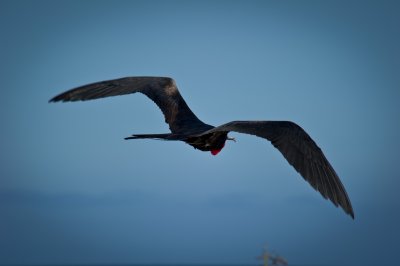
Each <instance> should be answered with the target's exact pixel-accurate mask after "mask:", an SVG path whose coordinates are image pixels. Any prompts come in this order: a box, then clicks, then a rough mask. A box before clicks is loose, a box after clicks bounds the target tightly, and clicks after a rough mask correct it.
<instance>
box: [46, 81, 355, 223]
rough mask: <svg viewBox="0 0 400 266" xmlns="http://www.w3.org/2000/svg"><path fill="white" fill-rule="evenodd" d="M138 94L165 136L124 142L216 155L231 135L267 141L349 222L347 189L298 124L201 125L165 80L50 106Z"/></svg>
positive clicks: (119, 84)
mask: <svg viewBox="0 0 400 266" xmlns="http://www.w3.org/2000/svg"><path fill="white" fill-rule="evenodd" d="M136 92H140V93H143V94H145V95H146V96H147V97H149V98H150V99H151V100H153V101H154V102H155V103H156V105H157V106H158V107H159V108H160V109H161V111H162V112H163V114H164V117H165V122H166V123H167V124H168V125H169V128H170V130H171V132H170V133H163V134H134V135H131V136H129V137H127V138H125V139H161V140H171V141H184V142H186V143H187V144H189V145H191V146H193V147H194V148H196V149H199V150H202V151H210V152H211V153H212V154H213V155H217V154H218V153H219V152H220V151H221V150H222V148H224V146H225V142H226V141H227V140H234V139H233V138H230V137H228V133H229V132H230V131H234V132H239V133H245V134H251V135H255V136H258V137H261V138H264V139H267V140H269V141H270V142H271V143H272V145H273V146H275V148H277V149H278V150H279V151H280V152H281V153H282V155H283V156H284V157H285V158H286V160H287V161H288V162H289V164H291V165H292V166H293V167H294V168H295V169H296V171H297V172H299V173H300V175H301V176H302V177H303V178H304V179H305V180H306V181H307V182H308V183H310V185H311V186H312V187H313V188H314V189H315V190H317V191H319V192H320V193H321V195H322V196H323V197H324V198H325V199H329V200H330V201H332V202H333V204H334V205H335V206H336V207H337V206H341V207H342V208H343V210H344V211H345V212H346V213H347V214H349V215H350V216H351V217H352V218H353V219H354V212H353V208H352V206H351V203H350V199H349V197H348V196H347V193H346V190H345V188H344V186H343V184H342V182H341V181H340V179H339V177H338V175H337V174H336V172H335V170H334V169H333V167H332V166H331V164H330V163H329V162H328V160H327V159H326V157H325V155H324V154H323V152H322V150H321V149H320V148H319V147H318V146H317V144H316V143H315V142H314V141H313V140H312V139H311V137H310V136H309V135H308V134H307V133H306V132H305V131H304V130H303V129H302V128H301V127H300V126H298V125H297V124H295V123H293V122H290V121H232V122H229V123H226V124H223V125H220V126H217V127H214V126H212V125H209V124H206V123H204V122H202V121H201V120H200V119H199V118H197V116H196V115H195V114H194V113H193V112H192V110H190V108H189V106H188V105H187V104H186V102H185V100H184V99H183V98H182V96H181V94H180V93H179V90H178V88H177V86H176V83H175V81H174V80H173V79H172V78H169V77H125V78H119V79H113V80H106V81H101V82H96V83H91V84H88V85H84V86H81V87H77V88H75V89H71V90H69V91H66V92H64V93H61V94H60V95H58V96H55V97H54V98H52V99H51V100H50V102H59V101H63V102H68V101H86V100H93V99H98V98H104V97H109V96H116V95H125V94H131V93H136Z"/></svg>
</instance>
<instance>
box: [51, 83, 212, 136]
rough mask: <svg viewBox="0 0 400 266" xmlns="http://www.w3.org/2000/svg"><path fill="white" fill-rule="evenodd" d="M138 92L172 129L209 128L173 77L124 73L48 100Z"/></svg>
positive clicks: (179, 130)
mask: <svg viewBox="0 0 400 266" xmlns="http://www.w3.org/2000/svg"><path fill="white" fill-rule="evenodd" d="M136 92H140V93H143V94H145V95H146V96H147V97H149V98H150V99H151V100H153V101H154V102H155V103H156V104H157V105H158V107H159V108H160V109H161V111H162V112H163V114H164V116H165V122H166V123H168V124H169V128H170V129H171V131H172V133H177V134H179V133H185V132H196V131H197V132H198V131H199V130H198V129H202V130H207V129H210V128H212V126H209V125H207V124H204V123H203V122H202V121H201V120H200V119H198V118H197V117H196V115H195V114H194V113H193V112H192V110H190V108H189V106H188V105H187V104H186V102H185V100H184V99H183V98H182V96H181V94H180V93H179V91H178V88H177V86H176V84H175V81H174V80H173V79H172V78H167V77H126V78H120V79H114V80H106V81H101V82H96V83H92V84H88V85H84V86H81V87H78V88H75V89H72V90H69V91H66V92H64V93H62V94H60V95H57V96H55V97H54V98H52V99H51V100H50V102H58V101H63V102H68V101H86V100H93V99H98V98H104V97H109V96H116V95H124V94H130V93H136Z"/></svg>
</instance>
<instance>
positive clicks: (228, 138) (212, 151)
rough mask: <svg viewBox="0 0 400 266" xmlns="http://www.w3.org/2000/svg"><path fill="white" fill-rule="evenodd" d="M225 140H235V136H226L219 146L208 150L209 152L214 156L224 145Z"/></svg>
mask: <svg viewBox="0 0 400 266" xmlns="http://www.w3.org/2000/svg"><path fill="white" fill-rule="evenodd" d="M226 140H232V141H234V142H236V139H235V138H231V137H228V136H227V137H226V139H225V140H224V141H223V142H221V145H220V146H219V147H216V148H215V149H212V150H211V151H210V152H211V154H212V155H214V156H215V155H217V154H218V153H219V152H220V151H221V150H222V149H223V148H224V147H225V141H226Z"/></svg>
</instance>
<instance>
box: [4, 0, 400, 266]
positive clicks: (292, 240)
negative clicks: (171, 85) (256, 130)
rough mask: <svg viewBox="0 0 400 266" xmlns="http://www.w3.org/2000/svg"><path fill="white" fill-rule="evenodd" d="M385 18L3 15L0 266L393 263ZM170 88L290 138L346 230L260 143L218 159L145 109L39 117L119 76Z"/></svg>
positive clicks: (8, 6)
mask: <svg viewBox="0 0 400 266" xmlns="http://www.w3.org/2000/svg"><path fill="white" fill-rule="evenodd" d="M399 11H400V8H399V4H398V3H396V2H395V1H376V2H370V1H362V2H361V1H359V2H356V1H346V2H337V1H301V2H300V1H284V2H283V1H229V2H228V1H209V2H207V1H159V2H157V1H68V2H67V1H57V2H54V1H35V2H33V1H1V2H0V32H1V35H0V36H1V37H0V38H1V50H0V55H1V61H0V75H1V80H2V89H1V91H2V97H0V123H1V131H2V138H0V166H1V167H0V178H1V179H0V181H1V182H0V212H1V219H0V235H1V237H0V264H18V263H19V264H21V263H23V264H41V263H47V264H49V263H50V264H52V263H64V264H68V263H188V262H190V263H256V262H257V261H256V260H255V257H256V256H257V255H259V253H260V252H261V249H262V248H263V246H264V245H265V244H268V246H269V247H270V249H271V250H274V251H276V252H278V253H280V254H281V255H283V256H284V257H286V258H287V259H288V260H289V262H292V263H293V264H337V265H345V264H348V265H350V264H351V265H377V263H379V264H380V265H383V264H385V263H386V264H389V263H395V260H396V253H397V251H398V249H397V248H396V247H398V243H397V241H398V239H399V238H400V230H399V229H398V224H399V223H400V215H399V212H398V210H399V207H400V206H399V202H400V201H399V196H398V188H399V186H400V181H399V173H398V170H397V168H398V165H399V163H400V161H399V156H398V150H399V148H400V143H399V141H398V136H399V132H400V123H399V122H398V120H399V114H400V105H399V100H400V97H399V96H400V89H399V85H400V75H399V70H400V63H399V62H400V51H399V47H400V28H399V27H398V25H400V17H399V15H398V14H399ZM141 75H150V76H170V77H173V78H174V79H175V80H176V82H177V84H178V87H179V88H180V91H181V94H182V95H183V97H184V98H185V99H186V102H187V103H188V104H189V106H190V107H191V108H192V110H193V111H194V112H195V113H196V114H197V115H198V117H199V118H200V119H202V120H203V121H205V122H207V123H209V124H212V125H219V124H222V123H225V122H228V121H231V120H246V119H251V120H291V121H294V122H296V123H298V124H299V125H301V126H302V127H303V128H304V129H305V130H306V131H307V132H308V133H309V134H310V135H311V136H312V137H313V139H314V140H315V141H316V142H317V143H318V144H319V146H320V147H321V148H322V149H323V151H324V152H325V155H326V156H327V158H328V159H329V160H330V162H331V163H332V165H333V166H334V168H335V169H336V171H337V172H338V174H339V176H340V177H341V180H342V182H343V183H344V185H345V187H346V189H347V192H348V194H349V196H350V198H351V200H352V203H353V207H354V210H355V215H356V219H355V220H354V221H353V220H351V218H350V217H349V216H346V215H345V214H344V212H343V211H342V210H340V209H337V208H335V207H334V206H333V205H332V204H331V203H330V202H328V201H326V200H324V199H323V198H322V197H321V196H320V195H319V194H318V193H317V192H315V191H314V190H313V189H312V188H311V187H310V186H309V185H308V184H307V183H306V182H304V181H303V179H302V178H301V177H300V176H299V175H298V174H297V173H296V172H295V171H294V170H293V169H292V168H291V167H290V166H289V164H288V163H287V162H286V161H285V160H284V158H283V157H282V156H281V154H280V153H279V152H278V151H277V150H275V149H274V148H273V147H272V145H271V144H270V143H268V142H266V141H265V140H263V139H259V138H255V137H252V136H246V135H241V134H234V133H232V134H231V135H232V136H234V137H236V139H237V140H238V142H237V143H233V142H229V143H228V144H227V145H226V147H225V148H224V150H223V151H222V152H221V153H220V154H219V155H218V156H215V157H214V156H212V155H210V153H204V152H200V151H197V150H194V149H193V148H192V147H190V146H188V145H186V144H184V143H173V142H162V141H146V140H144V141H125V140H123V138H124V137H126V136H129V135H130V134H132V133H164V132H167V131H168V127H167V125H166V124H165V123H164V119H163V116H162V114H161V112H160V111H159V109H158V108H157V107H156V106H155V105H154V104H153V103H152V102H151V101H150V100H148V99H147V98H146V97H144V96H143V95H130V96H124V97H114V98H108V99H102V100H98V101H90V102H80V103H65V104H49V103H47V101H48V100H49V99H50V98H51V97H53V96H54V95H56V94H58V93H60V92H63V91H64V90H67V89H70V88H73V87H76V86H79V85H83V84H86V83H91V82H95V81H100V80H106V79H112V78H118V77H124V76H141Z"/></svg>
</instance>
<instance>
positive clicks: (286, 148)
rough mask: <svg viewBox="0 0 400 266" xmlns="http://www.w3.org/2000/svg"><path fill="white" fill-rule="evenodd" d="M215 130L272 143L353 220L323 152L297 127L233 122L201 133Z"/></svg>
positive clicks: (292, 124)
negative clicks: (247, 135)
mask: <svg viewBox="0 0 400 266" xmlns="http://www.w3.org/2000/svg"><path fill="white" fill-rule="evenodd" d="M218 131H225V132H228V131H236V132H240V133H245V134H251V135H256V136H258V137H261V138H265V139H267V140H269V141H271V143H272V145H274V146H275V148H277V149H278V150H279V151H280V152H281V153H282V154H283V156H284V157H285V158H286V160H287V161H288V162H289V163H290V164H291V165H292V166H293V167H294V168H295V169H296V170H297V172H299V173H300V174H301V175H302V176H303V178H304V179H305V180H306V181H307V182H308V183H310V184H311V186H312V187H313V188H314V189H316V190H318V191H319V192H320V193H321V194H322V196H323V197H324V198H328V199H330V200H331V201H332V202H333V203H334V204H335V206H338V205H340V206H341V207H342V208H343V209H344V211H345V212H346V213H348V214H349V215H350V216H351V217H352V218H353V219H354V212H353V208H352V206H351V203H350V199H349V197H348V196H347V193H346V190H345V188H344V186H343V184H342V182H341V181H340V179H339V177H338V175H337V174H336V172H335V170H334V169H333V168H332V166H331V165H330V163H329V162H328V160H327V159H326V157H325V155H324V154H323V152H322V150H321V149H320V148H319V147H318V146H317V144H316V143H315V142H314V141H313V140H312V139H311V137H310V136H309V135H308V134H307V133H306V132H305V131H304V130H303V129H302V128H301V127H300V126H298V125H297V124H295V123H293V122H289V121H233V122H230V123H227V124H224V125H222V126H218V127H215V128H213V129H211V130H208V131H206V132H204V133H203V134H209V133H213V132H218ZM203 134H202V135H203Z"/></svg>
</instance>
